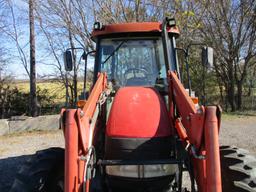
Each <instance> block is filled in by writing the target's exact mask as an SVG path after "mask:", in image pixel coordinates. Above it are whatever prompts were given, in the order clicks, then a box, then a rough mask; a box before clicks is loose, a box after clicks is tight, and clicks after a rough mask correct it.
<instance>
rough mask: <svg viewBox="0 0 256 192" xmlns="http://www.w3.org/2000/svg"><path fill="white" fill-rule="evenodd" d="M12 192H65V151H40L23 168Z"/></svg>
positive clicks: (59, 149) (52, 149) (58, 149)
mask: <svg viewBox="0 0 256 192" xmlns="http://www.w3.org/2000/svg"><path fill="white" fill-rule="evenodd" d="M10 192H64V149H62V148H49V149H45V150H41V151H38V152H37V153H36V154H35V155H34V156H32V157H31V158H30V159H29V160H28V161H27V162H26V163H25V164H24V166H22V168H21V170H20V171H19V172H18V174H17V176H16V179H15V180H14V183H13V185H12V188H11V190H10Z"/></svg>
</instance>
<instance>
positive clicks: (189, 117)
mask: <svg viewBox="0 0 256 192" xmlns="http://www.w3.org/2000/svg"><path fill="white" fill-rule="evenodd" d="M169 79H170V80H169V82H170V85H169V92H170V94H171V95H172V97H170V100H171V99H172V101H173V100H174V101H175V104H176V106H177V108H178V111H179V115H180V117H181V118H182V119H181V122H182V125H183V127H184V128H185V129H186V133H187V135H188V138H189V141H190V143H191V144H194V145H195V146H196V147H197V148H200V146H201V144H202V138H203V129H204V115H205V113H204V107H201V109H200V110H201V112H200V113H198V111H197V109H196V107H195V104H194V103H193V100H192V99H191V97H190V96H189V95H188V92H187V91H186V90H185V88H184V86H183V85H182V83H181V82H180V80H179V79H178V77H177V75H176V73H175V72H169ZM170 103H171V102H170Z"/></svg>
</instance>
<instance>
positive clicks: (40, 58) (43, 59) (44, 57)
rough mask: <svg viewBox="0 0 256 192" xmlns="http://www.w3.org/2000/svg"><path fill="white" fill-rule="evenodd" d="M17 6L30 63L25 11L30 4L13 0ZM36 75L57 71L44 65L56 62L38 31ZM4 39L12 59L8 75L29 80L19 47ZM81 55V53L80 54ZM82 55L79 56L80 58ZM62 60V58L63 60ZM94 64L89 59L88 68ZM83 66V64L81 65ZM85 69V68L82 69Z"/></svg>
mask: <svg viewBox="0 0 256 192" xmlns="http://www.w3.org/2000/svg"><path fill="white" fill-rule="evenodd" d="M13 3H14V5H15V10H14V11H15V15H17V16H19V17H20V16H21V18H16V19H17V21H16V22H17V24H18V25H19V27H18V30H19V31H20V33H21V36H20V38H19V43H20V44H21V45H22V48H23V49H24V50H25V52H26V55H27V58H28V62H29V25H28V14H26V13H25V14H24V10H25V11H26V10H28V4H27V3H25V2H24V0H13ZM10 27H11V26H10ZM36 34H37V35H36V37H35V41H36V73H37V76H38V77H39V76H45V75H48V74H52V73H54V72H55V69H54V68H53V67H52V66H50V65H46V64H44V63H48V64H49V63H54V62H56V61H55V60H54V58H53V57H49V54H48V53H46V51H45V50H44V49H43V47H47V46H48V44H47V41H45V39H44V38H43V36H42V34H38V31H37V30H36ZM3 38H4V47H5V49H6V52H8V54H7V55H8V56H7V57H8V58H12V59H11V61H10V60H9V59H8V61H9V62H8V63H7V67H6V73H7V74H8V75H12V76H13V77H14V78H15V79H28V75H27V73H26V71H25V69H24V67H23V65H22V64H21V62H20V59H19V57H17V55H18V51H17V47H16V46H15V43H14V41H12V40H10V39H8V38H6V37H3ZM67 48H68V47H67ZM79 54H81V53H79ZM79 56H80V55H78V57H79ZM61 60H62V58H61ZM93 63H94V59H93V58H89V59H88V67H89V68H92V66H93ZM81 64H83V62H82V63H81ZM81 68H82V69H83V68H84V67H83V66H82V67H81Z"/></svg>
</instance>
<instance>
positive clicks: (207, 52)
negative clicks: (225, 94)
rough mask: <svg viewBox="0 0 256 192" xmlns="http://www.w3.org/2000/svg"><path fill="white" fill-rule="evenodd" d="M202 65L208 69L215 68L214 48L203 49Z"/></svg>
mask: <svg viewBox="0 0 256 192" xmlns="http://www.w3.org/2000/svg"><path fill="white" fill-rule="evenodd" d="M202 64H203V65H204V66H205V67H206V68H207V69H212V68H213V48H212V47H203V48H202Z"/></svg>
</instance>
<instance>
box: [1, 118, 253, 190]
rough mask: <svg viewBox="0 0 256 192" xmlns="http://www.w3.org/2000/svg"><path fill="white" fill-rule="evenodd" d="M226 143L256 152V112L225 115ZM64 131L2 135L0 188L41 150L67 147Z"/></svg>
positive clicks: (223, 132)
mask: <svg viewBox="0 0 256 192" xmlns="http://www.w3.org/2000/svg"><path fill="white" fill-rule="evenodd" d="M220 143H221V144H222V145H236V146H237V147H241V148H245V149H248V150H249V151H250V152H251V153H252V154H254V155H256V116H251V117H248V116H241V117H232V116H231V117H225V118H224V120H223V121H222V127H221V131H220ZM63 146H64V138H63V135H62V131H51V132H30V133H22V134H17V135H9V136H2V137H0V192H7V191H8V189H9V188H10V186H11V183H12V182H13V179H14V177H15V174H16V172H17V171H18V170H19V169H20V167H21V166H22V164H23V163H24V162H25V161H26V160H27V159H28V158H29V157H30V156H31V155H32V154H33V153H35V152H36V151H37V150H41V149H46V148H49V147H63Z"/></svg>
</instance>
